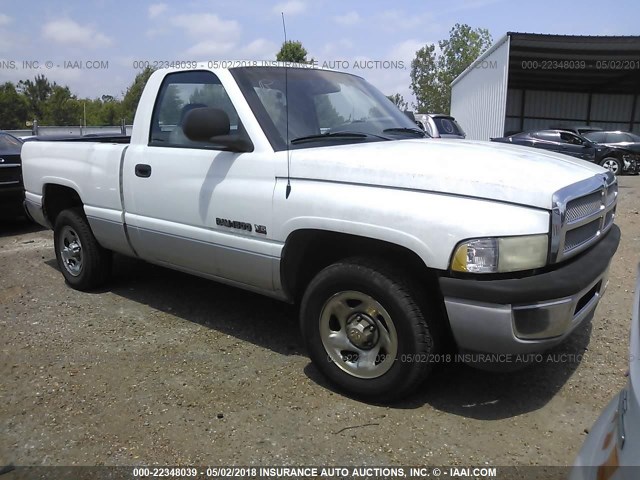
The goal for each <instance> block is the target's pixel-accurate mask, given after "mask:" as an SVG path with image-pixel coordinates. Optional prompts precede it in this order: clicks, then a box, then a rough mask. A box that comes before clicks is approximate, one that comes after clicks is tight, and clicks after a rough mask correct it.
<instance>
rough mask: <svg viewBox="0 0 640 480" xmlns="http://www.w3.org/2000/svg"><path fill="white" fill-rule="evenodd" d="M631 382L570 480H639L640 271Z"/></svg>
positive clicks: (601, 421) (600, 422)
mask: <svg viewBox="0 0 640 480" xmlns="http://www.w3.org/2000/svg"><path fill="white" fill-rule="evenodd" d="M631 317H632V318H631V341H630V348H629V374H628V375H629V380H628V381H627V385H626V386H625V387H624V388H623V389H622V391H621V392H620V393H619V394H618V395H616V396H615V397H614V398H613V400H611V402H609V404H608V405H607V406H606V407H605V409H604V411H603V412H602V414H601V415H600V417H598V419H597V420H596V422H595V423H594V424H593V426H592V427H591V430H590V431H589V435H588V436H587V438H586V440H585V441H584V444H583V445H582V449H581V450H580V453H578V456H577V457H576V460H575V463H574V467H573V470H572V472H571V475H570V477H569V478H570V480H609V479H610V480H637V479H638V474H639V472H640V468H628V467H632V466H633V467H640V270H639V271H638V279H637V280H636V292H635V300H634V302H633V312H632V315H631Z"/></svg>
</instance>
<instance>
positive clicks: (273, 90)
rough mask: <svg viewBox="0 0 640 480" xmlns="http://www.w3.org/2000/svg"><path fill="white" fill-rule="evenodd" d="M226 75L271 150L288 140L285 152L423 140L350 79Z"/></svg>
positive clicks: (294, 70) (252, 72) (238, 71)
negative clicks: (328, 146)
mask: <svg viewBox="0 0 640 480" xmlns="http://www.w3.org/2000/svg"><path fill="white" fill-rule="evenodd" d="M231 73H232V74H233V76H234V78H235V79H236V82H237V83H238V85H239V86H240V89H241V90H242V93H243V94H244V96H245V98H246V99H247V101H248V103H249V106H250V107H251V109H252V111H253V113H254V115H255V116H256V118H257V119H258V121H259V122H260V126H261V127H262V129H263V130H264V132H265V134H266V135H267V138H268V139H269V141H270V142H271V145H272V146H273V148H274V149H275V150H285V149H286V148H287V139H288V140H289V146H290V148H309V147H318V146H326V145H336V144H345V143H362V142H380V141H385V140H400V139H406V138H423V137H425V134H424V133H423V132H422V131H421V130H420V129H418V128H417V127H416V125H415V123H413V122H412V121H411V120H410V119H409V118H408V117H407V116H406V115H405V114H404V113H402V112H401V111H400V110H399V109H398V108H397V107H396V106H395V105H394V104H393V103H392V102H391V101H389V99H387V98H386V97H385V96H384V95H383V94H382V93H381V92H380V91H378V90H377V89H376V88H375V87H373V86H371V85H370V84H369V83H367V82H366V81H365V80H363V79H362V78H360V77H357V76H355V75H350V74H346V73H340V72H332V71H326V70H319V69H314V68H304V67H287V68H283V67H243V68H235V69H232V70H231ZM287 106H288V112H287ZM287 115H288V117H289V120H288V132H287Z"/></svg>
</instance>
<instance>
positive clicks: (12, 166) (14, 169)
mask: <svg viewBox="0 0 640 480" xmlns="http://www.w3.org/2000/svg"><path fill="white" fill-rule="evenodd" d="M22 143H23V142H22V140H20V139H19V138H16V137H14V136H13V135H11V134H9V133H7V132H0V217H1V218H3V219H6V218H13V217H18V216H22V215H24V208H23V202H24V188H23V186H22V171H21V160H20V152H21V150H22Z"/></svg>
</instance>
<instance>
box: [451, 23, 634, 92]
mask: <svg viewBox="0 0 640 480" xmlns="http://www.w3.org/2000/svg"><path fill="white" fill-rule="evenodd" d="M506 38H509V39H510V49H509V87H510V88H525V89H529V90H536V89H544V90H564V91H582V92H616V93H637V92H639V91H640V36H632V35H629V36H590V35H556V34H541V33H518V32H508V33H507V34H506V35H505V36H504V37H502V38H501V39H500V40H498V42H496V43H495V44H494V45H493V46H492V47H491V48H490V49H489V50H487V51H486V52H485V53H484V54H482V55H481V56H480V57H479V58H478V59H477V60H476V61H475V62H474V63H473V64H472V65H471V66H470V67H469V68H467V69H466V70H465V71H464V72H462V73H461V74H460V75H459V76H458V77H457V78H456V79H455V80H454V81H453V82H452V83H451V85H455V84H456V83H458V82H459V81H461V80H462V79H463V78H464V77H465V76H467V74H468V73H469V72H470V71H472V70H473V69H474V68H475V67H476V65H478V64H479V63H481V62H482V61H483V60H485V59H486V58H487V57H488V56H489V55H491V53H492V52H493V50H495V49H496V48H498V47H499V46H500V45H501V44H502V43H504V41H505V40H506Z"/></svg>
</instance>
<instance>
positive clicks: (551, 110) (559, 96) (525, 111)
mask: <svg viewBox="0 0 640 480" xmlns="http://www.w3.org/2000/svg"><path fill="white" fill-rule="evenodd" d="M636 97H637V98H635V99H634V95H628V94H611V93H593V94H589V93H575V92H553V91H544V90H513V89H509V90H508V93H507V108H506V121H505V126H504V130H505V133H506V134H510V133H514V132H520V131H524V132H526V131H530V130H541V129H545V128H549V127H550V126H551V125H554V124H556V125H557V124H576V125H593V126H596V127H600V128H602V129H604V130H625V131H628V130H630V129H631V130H632V131H635V132H638V133H640V95H637V96H636ZM634 101H635V102H636V103H635V105H636V111H635V115H634V117H635V118H634V119H633V122H632V113H633V106H634ZM523 102H524V106H523Z"/></svg>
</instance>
